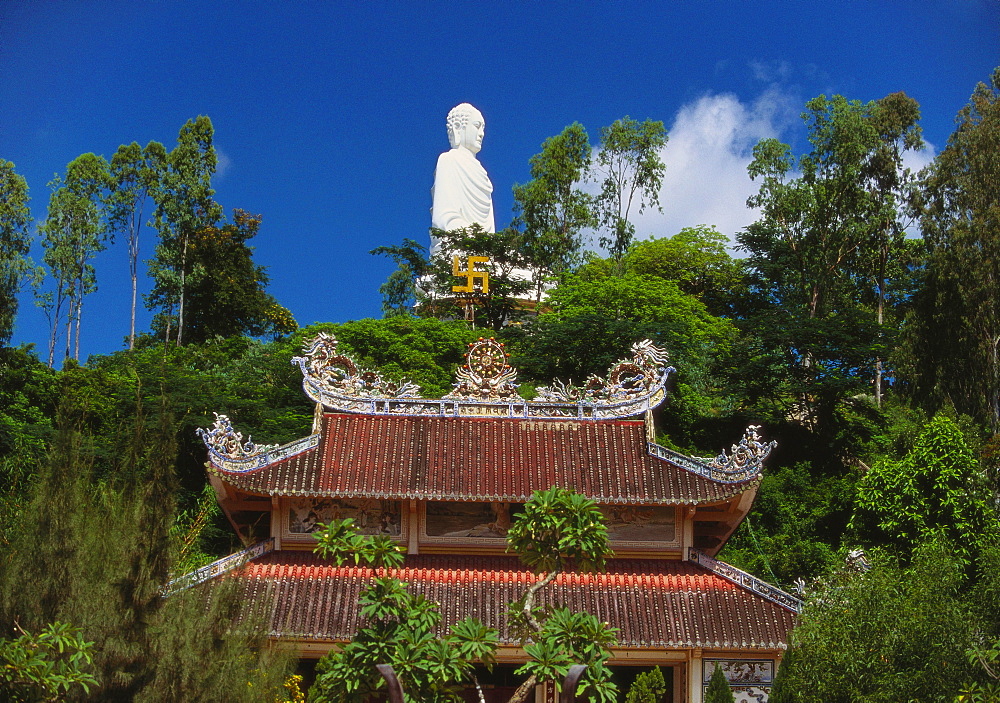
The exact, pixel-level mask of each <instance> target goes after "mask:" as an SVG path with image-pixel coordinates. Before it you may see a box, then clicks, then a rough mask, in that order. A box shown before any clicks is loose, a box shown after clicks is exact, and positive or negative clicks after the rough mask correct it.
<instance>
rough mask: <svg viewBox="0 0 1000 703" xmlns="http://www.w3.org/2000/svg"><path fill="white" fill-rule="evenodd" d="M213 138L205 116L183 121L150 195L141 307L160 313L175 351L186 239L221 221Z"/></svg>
mask: <svg viewBox="0 0 1000 703" xmlns="http://www.w3.org/2000/svg"><path fill="white" fill-rule="evenodd" d="M214 134H215V130H214V128H213V127H212V121H211V120H210V119H209V118H208V117H206V116H205V115H199V116H198V117H197V118H195V119H193V120H188V121H187V122H186V123H185V124H184V126H183V127H181V130H180V134H179V135H178V137H177V146H176V147H174V148H173V150H171V152H170V153H169V154H168V155H167V163H166V169H165V170H164V171H163V172H162V174H161V177H160V181H159V183H158V185H157V187H156V189H155V191H154V192H153V201H154V202H155V203H156V208H155V210H154V219H153V221H154V224H155V226H156V229H157V231H158V232H159V235H160V241H159V244H158V245H157V247H156V256H155V257H154V259H153V260H152V261H151V262H150V275H152V277H153V282H154V283H153V290H152V291H151V292H150V294H149V296H148V297H147V300H146V305H147V306H148V307H150V308H151V309H153V308H159V309H160V315H161V316H163V317H164V318H165V320H166V322H165V324H163V330H164V339H165V340H166V341H170V336H171V331H173V332H174V333H175V339H176V342H177V346H180V345H181V344H183V341H184V330H185V321H184V315H185V303H186V298H187V286H188V276H189V274H190V266H191V262H190V261H189V256H188V253H189V249H190V244H191V238H192V237H193V236H194V234H195V232H197V231H198V230H200V229H202V228H204V227H206V226H209V225H215V224H216V223H217V222H218V221H219V219H220V217H221V216H222V209H221V208H220V207H219V205H218V204H217V203H216V202H215V201H214V200H213V196H214V195H215V190H214V189H213V188H212V175H213V174H214V173H215V168H216V163H217V158H216V155H215V146H214V145H213V143H212V140H213V137H214Z"/></svg>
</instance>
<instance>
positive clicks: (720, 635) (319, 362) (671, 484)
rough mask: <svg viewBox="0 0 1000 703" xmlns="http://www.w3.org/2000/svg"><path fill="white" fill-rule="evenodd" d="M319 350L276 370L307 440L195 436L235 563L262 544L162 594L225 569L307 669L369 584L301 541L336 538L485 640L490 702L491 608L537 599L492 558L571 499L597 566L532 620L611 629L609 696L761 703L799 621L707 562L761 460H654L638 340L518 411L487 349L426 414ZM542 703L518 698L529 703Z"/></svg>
mask: <svg viewBox="0 0 1000 703" xmlns="http://www.w3.org/2000/svg"><path fill="white" fill-rule="evenodd" d="M337 347H338V344H337V340H336V339H335V338H334V337H333V336H331V335H327V334H324V333H321V334H320V335H319V336H317V337H316V338H314V339H313V340H312V341H311V342H309V344H308V345H307V346H306V348H305V349H304V352H303V353H304V355H303V356H301V357H296V358H295V359H293V363H294V364H297V365H298V366H299V368H300V369H301V371H302V375H303V389H304V390H305V392H306V394H307V395H308V397H309V398H310V399H312V401H314V402H315V408H316V409H315V415H314V420H313V426H312V432H311V434H309V435H308V436H307V437H304V438H301V439H298V440H296V441H294V442H291V443H289V444H285V445H282V446H273V445H266V446H265V445H256V444H254V443H253V442H252V441H250V440H249V439H247V440H244V438H243V436H242V435H241V434H240V433H239V432H236V431H235V430H234V429H233V427H232V425H231V423H230V422H229V420H228V418H227V417H226V416H224V415H218V416H217V417H216V421H215V424H214V426H213V427H211V428H208V429H205V430H200V431H199V432H200V433H201V435H202V438H203V439H204V441H205V444H206V445H207V447H208V457H209V460H208V463H207V467H208V473H209V478H210V481H211V484H212V486H213V487H214V489H215V491H216V494H217V496H218V500H219V503H220V505H221V506H222V510H223V511H224V512H225V515H226V516H227V518H228V519H229V521H230V522H231V524H232V526H233V527H234V529H235V530H236V531H237V532H238V534H239V535H240V537H241V539H242V540H243V541H244V543H245V544H248V545H249V544H252V543H254V542H255V541H257V540H262V541H258V542H257V543H256V544H253V546H251V547H249V548H248V549H247V550H244V551H243V552H241V553H239V554H236V555H233V556H231V557H227V558H226V559H223V560H220V561H219V562H216V563H215V564H212V565H210V566H208V567H205V568H204V569H201V570H199V571H198V572H196V573H194V574H191V575H188V576H186V577H184V579H181V580H179V581H178V582H177V583H174V584H172V587H173V588H180V587H184V586H186V585H189V584H191V583H195V582H198V581H202V580H206V579H208V578H212V577H214V576H216V575H218V574H221V573H223V572H226V571H227V570H230V569H232V567H234V566H240V567H241V568H240V569H239V570H232V571H231V573H232V575H233V576H234V577H235V578H239V579H241V580H242V581H243V582H244V586H245V589H246V593H247V597H248V598H250V599H256V600H262V599H263V600H264V601H265V603H266V605H267V607H268V612H269V613H270V615H269V617H270V634H271V636H272V638H274V639H275V640H278V641H279V642H280V643H282V645H283V646H287V647H291V648H294V650H295V651H296V652H297V654H298V656H299V657H300V658H303V659H316V658H319V657H321V656H322V655H324V654H325V653H326V652H328V651H330V649H331V648H333V647H337V646H338V645H339V644H342V643H344V642H346V641H347V640H349V639H350V638H351V636H352V635H353V633H354V632H356V631H357V629H358V626H359V619H360V615H359V612H358V594H359V592H360V590H361V589H363V588H364V587H365V585H366V583H367V581H368V579H369V577H370V573H371V572H370V570H368V569H362V568H359V567H351V566H340V567H338V566H335V565H333V564H332V563H330V562H327V561H324V560H322V559H320V558H319V557H317V556H315V555H314V554H313V553H312V548H313V546H314V544H315V539H314V538H313V536H312V534H311V533H312V532H313V531H314V530H315V529H316V527H317V525H318V524H322V523H327V522H329V521H330V520H333V519H338V518H348V517H349V518H353V519H354V524H355V525H356V526H357V527H358V528H360V530H361V531H362V532H364V533H367V534H381V535H389V536H391V538H392V539H394V540H396V541H397V542H398V543H399V544H400V545H401V546H403V547H405V550H406V560H405V563H404V565H403V567H402V568H401V569H399V571H398V573H397V575H398V576H399V578H401V579H402V580H403V581H405V582H406V583H408V584H409V585H410V588H411V589H412V590H414V591H416V592H419V593H423V594H424V595H425V596H426V597H427V598H429V599H430V600H433V601H436V602H437V603H438V604H439V605H440V609H441V613H442V616H443V617H442V620H443V624H444V625H445V626H448V625H450V624H452V623H454V622H456V621H458V620H460V619H462V618H465V617H468V616H473V617H477V618H479V619H480V620H482V621H483V622H484V623H485V624H487V625H490V626H493V627H496V628H497V629H498V630H499V632H500V638H501V648H500V650H499V651H498V653H497V660H498V663H499V664H500V666H499V667H498V669H497V671H499V672H500V673H499V674H496V676H495V678H494V680H493V682H492V683H491V684H490V685H489V686H487V687H486V691H485V693H486V696H487V700H488V701H489V703H494V701H505V700H506V696H508V695H509V693H510V691H512V690H513V688H512V687H513V686H515V685H516V683H517V682H516V681H513V677H512V676H511V674H510V672H511V671H512V669H513V667H512V666H507V667H506V669H505V668H504V666H503V665H514V664H518V663H520V662H523V661H524V659H525V654H524V652H523V650H522V649H521V648H520V642H519V641H517V640H515V639H514V638H513V637H512V636H511V635H510V634H509V633H508V632H507V629H506V618H507V608H508V603H509V602H510V601H512V600H514V599H516V598H517V597H519V596H520V595H521V594H522V593H523V591H524V590H525V588H526V587H527V586H528V585H529V584H531V583H533V582H534V581H535V580H536V577H535V575H534V574H532V573H531V572H530V571H529V570H528V569H527V568H525V567H524V566H523V565H522V564H521V563H520V562H519V561H518V559H517V558H516V557H513V556H510V555H509V554H507V553H506V552H505V539H504V538H505V534H506V532H507V528H508V527H509V525H510V524H511V521H512V520H513V519H516V516H517V513H518V512H519V510H520V509H521V506H522V505H523V504H524V503H525V502H526V501H527V500H528V498H529V497H530V496H531V494H532V492H534V491H535V490H539V489H547V488H550V487H551V486H560V487H565V488H572V489H574V490H576V491H577V492H579V493H582V494H584V495H586V496H588V497H589V498H591V499H592V500H593V501H595V502H596V503H597V504H598V505H599V506H600V509H601V512H602V513H603V514H604V516H605V519H606V524H607V527H608V533H609V538H610V543H611V547H612V549H613V550H614V558H612V559H610V560H609V561H608V564H607V571H606V572H604V573H600V574H578V573H563V574H560V575H559V576H558V577H557V578H556V580H555V581H554V582H553V583H552V584H550V585H549V586H547V587H546V588H545V589H543V591H542V592H541V593H540V594H539V596H540V600H541V601H542V602H545V603H549V604H560V605H565V606H567V607H569V608H571V609H573V610H582V611H587V612H589V613H591V614H593V615H595V616H597V617H598V618H599V619H600V620H602V621H605V622H607V623H609V624H610V626H611V627H614V628H617V630H618V633H617V636H618V645H617V647H615V648H614V649H613V650H612V653H613V657H612V659H611V662H610V664H611V665H612V667H613V668H614V669H615V670H616V671H620V672H623V673H622V676H623V680H627V679H628V678H629V672H631V673H632V674H633V675H634V672H636V671H637V670H638V669H636V667H650V666H653V665H658V666H661V667H663V670H664V675H665V676H666V679H667V684H668V694H667V698H666V700H668V701H671V702H673V703H679V702H682V701H684V702H688V703H700V701H702V699H703V695H704V690H705V688H706V687H707V684H708V681H709V680H710V678H711V675H712V673H713V671H714V669H715V667H717V666H719V667H722V668H723V670H724V672H725V673H726V675H727V677H728V679H729V682H730V685H731V687H732V690H733V693H734V695H735V697H736V700H737V701H741V702H742V701H746V702H750V701H753V702H755V703H757V702H760V701H766V700H767V695H768V693H769V691H770V687H771V681H772V679H773V676H774V673H775V670H776V668H777V666H778V663H779V661H780V659H781V656H782V652H783V651H784V649H785V647H786V643H787V641H788V633H789V631H790V630H791V628H792V625H793V623H794V620H795V616H796V613H797V612H798V610H799V609H800V607H801V603H800V602H799V601H798V600H797V599H796V598H795V597H793V596H791V595H790V594H788V593H785V592H784V591H781V590H780V589H778V588H775V587H774V586H771V585H768V584H766V583H764V582H763V581H761V580H759V579H757V578H755V577H753V576H751V575H749V574H747V573H745V572H742V571H740V570H738V569H736V568H734V567H731V566H729V565H727V564H725V563H723V562H721V561H718V560H716V559H715V556H716V554H717V553H718V551H719V550H720V549H721V548H722V546H723V545H724V544H725V542H726V540H727V539H728V538H729V537H730V535H732V533H733V531H734V530H735V529H736V528H737V526H738V525H739V524H740V522H741V521H742V520H743V519H744V517H745V516H746V514H747V512H748V511H749V510H750V507H751V505H752V503H753V500H754V497H755V495H756V492H757V488H758V486H759V483H760V476H761V467H762V462H763V461H764V459H765V458H766V457H767V455H768V454H769V452H770V451H771V449H772V448H773V446H774V444H773V443H765V442H763V441H762V440H761V438H760V436H759V434H758V429H759V428H757V427H754V426H751V427H749V428H748V429H747V431H746V434H745V436H744V437H743V438H742V440H741V441H739V442H738V443H737V444H735V445H734V446H733V447H732V450H731V451H730V452H723V453H722V454H720V455H719V456H718V457H714V458H697V457H690V456H685V455H684V454H681V453H678V452H675V451H672V450H670V449H668V448H666V447H663V446H660V445H659V444H657V443H656V441H655V434H654V428H653V420H652V410H653V409H654V408H655V407H656V406H658V405H659V404H660V403H662V402H663V400H664V399H665V397H666V393H667V381H668V378H669V376H670V374H671V373H672V372H673V370H674V369H673V368H672V367H670V366H668V365H667V357H666V354H665V352H664V351H663V350H661V349H658V348H657V347H656V346H654V345H653V344H652V343H651V342H649V341H648V340H647V341H643V342H639V343H637V344H635V345H633V347H632V356H631V358H629V359H625V360H622V361H620V362H618V363H617V364H615V365H614V366H613V367H612V368H611V369H610V370H609V372H608V374H607V375H606V376H605V377H598V376H592V377H591V378H589V379H588V380H587V382H586V383H584V384H583V385H581V386H574V385H570V384H560V383H558V382H557V383H555V384H554V385H552V386H550V387H545V388H539V389H537V398H536V399H534V400H530V401H529V400H524V399H522V398H521V396H520V395H518V393H517V384H516V375H517V374H516V371H515V370H514V369H513V368H511V366H510V365H509V364H508V363H507V354H506V353H505V351H504V348H503V345H502V344H500V343H499V342H497V341H495V340H494V339H483V338H481V339H479V340H478V341H476V342H474V343H472V344H470V345H469V350H468V354H467V358H466V363H465V364H464V365H463V366H461V367H460V368H459V369H458V371H457V380H456V383H455V386H454V390H453V391H452V392H451V393H449V394H448V395H446V396H444V397H443V398H440V399H429V398H423V397H421V396H420V390H419V388H418V387H417V386H415V385H413V384H411V383H407V382H399V383H393V382H390V381H387V380H384V379H383V378H382V377H381V375H380V374H379V373H378V372H376V371H373V370H367V369H362V368H359V367H358V365H357V364H356V363H355V362H354V360H353V359H352V358H351V357H350V356H349V355H347V354H345V353H343V352H341V351H340V350H338V348H337ZM630 667H631V668H630ZM504 671H506V672H507V673H506V676H507V679H506V680H505V679H504ZM551 698H552V691H551V689H549V690H546V687H545V686H539V687H538V688H537V690H536V700H537V701H539V702H541V701H544V700H547V699H551Z"/></svg>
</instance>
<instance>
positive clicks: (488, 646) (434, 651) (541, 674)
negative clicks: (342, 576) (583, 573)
mask: <svg viewBox="0 0 1000 703" xmlns="http://www.w3.org/2000/svg"><path fill="white" fill-rule="evenodd" d="M316 537H317V540H318V544H317V545H316V548H315V551H316V552H317V553H318V554H320V555H322V556H324V557H327V558H332V559H334V560H335V561H336V562H337V563H338V564H343V563H344V562H345V561H347V560H348V559H350V560H352V561H353V562H354V563H364V564H366V565H368V566H371V567H373V569H374V568H376V567H377V568H383V569H391V568H393V567H396V566H399V565H400V564H402V561H403V555H402V550H401V548H400V547H398V546H397V545H396V544H395V543H394V542H393V541H392V540H391V539H390V538H389V537H387V536H376V537H372V536H362V535H360V534H358V533H357V531H356V530H355V529H354V526H353V521H352V520H342V521H337V522H334V523H331V524H330V525H327V526H325V527H324V528H323V529H322V530H320V531H319V532H317V533H316ZM508 548H509V549H510V550H512V551H516V552H517V553H518V556H519V557H520V558H521V560H522V561H523V562H524V563H525V564H526V565H527V566H528V567H529V568H531V569H532V570H533V571H534V572H535V573H537V574H539V580H538V581H537V582H535V583H534V584H532V585H531V586H530V587H529V588H528V589H527V591H526V592H525V594H524V596H523V597H522V598H521V599H520V600H519V601H518V602H516V603H513V604H512V605H511V613H510V619H511V621H512V628H514V629H515V630H519V631H520V632H521V633H522V637H523V643H524V649H525V652H527V654H528V656H529V657H530V659H529V661H528V663H526V664H525V665H524V666H523V667H521V668H520V669H518V672H517V673H519V674H524V675H526V676H527V679H526V680H525V682H524V683H523V684H522V685H521V686H520V687H519V688H518V690H517V691H516V692H515V693H514V695H513V696H512V697H511V702H512V703H519V702H520V701H522V700H524V699H525V698H526V696H527V695H528V693H529V692H530V691H531V689H532V688H533V687H534V686H535V685H536V684H537V683H541V682H544V681H554V682H559V681H561V680H562V679H563V678H564V677H565V675H566V673H567V671H568V670H569V667H570V666H571V665H572V664H574V663H583V664H586V665H587V666H588V677H587V679H586V681H585V683H584V684H582V685H581V687H580V688H579V689H578V691H579V692H580V693H581V694H586V695H587V696H588V697H589V698H590V699H592V700H595V701H601V702H605V701H611V700H614V697H615V691H616V689H615V687H614V684H613V683H612V682H611V679H610V672H609V670H608V669H607V667H606V666H605V663H606V662H607V660H608V657H609V656H610V654H609V652H608V647H609V646H611V645H613V644H614V642H615V638H614V634H613V632H612V631H610V630H609V629H608V628H607V627H606V625H604V624H603V623H600V622H599V621H598V620H597V618H595V617H593V616H591V615H588V614H586V613H573V612H571V611H569V610H568V609H566V608H555V609H551V610H547V609H543V608H541V607H539V606H537V605H536V604H535V597H536V595H537V593H538V592H539V591H540V590H541V589H542V588H544V587H545V586H546V585H548V584H550V583H551V582H552V581H554V580H555V578H556V576H558V575H559V574H560V573H562V572H563V571H564V570H567V569H571V568H578V569H583V570H600V569H603V568H604V560H605V558H606V557H607V556H608V555H609V554H610V550H609V548H608V540H607V529H606V528H605V527H604V522H603V517H602V515H601V512H600V510H598V509H597V506H596V505H595V504H594V503H593V502H592V501H590V500H589V499H587V498H585V497H583V496H581V495H578V494H576V493H574V492H573V491H570V490H566V489H561V488H552V489H549V490H547V491H537V492H535V493H534V494H533V495H532V497H531V499H530V500H529V501H528V503H527V504H526V505H525V509H524V511H523V512H522V513H521V514H520V515H519V516H518V517H517V519H516V520H515V522H514V524H513V525H512V526H511V529H510V532H509V533H508ZM373 575H374V572H373ZM360 602H361V612H362V615H363V616H364V617H365V619H366V625H365V626H364V627H362V628H361V629H360V630H359V631H358V633H357V634H356V635H355V637H354V638H353V639H352V640H351V642H350V643H348V644H347V645H345V646H344V647H343V648H342V649H341V650H339V651H336V652H331V653H330V654H329V655H327V656H326V657H324V658H323V659H322V660H321V661H320V664H319V665H318V667H317V671H318V672H319V675H318V676H317V679H316V684H315V685H314V686H313V688H312V689H311V691H310V695H311V696H312V700H315V701H318V702H323V701H347V700H364V699H365V698H366V697H368V696H369V695H371V694H372V693H374V692H375V691H378V690H379V689H380V688H381V687H382V686H384V683H383V681H382V679H381V678H380V677H379V676H378V675H377V673H376V672H375V669H374V665H375V664H379V663H390V664H391V665H392V666H393V669H394V670H395V672H396V674H397V676H398V677H399V679H400V683H401V684H402V686H403V690H404V692H406V694H407V695H408V696H409V697H410V698H412V699H414V700H430V701H437V700H456V698H457V693H458V691H457V689H456V686H457V685H458V684H460V683H462V682H463V681H468V680H469V679H470V677H471V676H472V665H473V663H474V662H476V661H480V662H482V663H485V664H487V665H488V666H491V665H492V662H493V654H494V651H495V649H496V644H497V637H496V634H497V633H496V631H495V630H493V629H492V628H487V627H485V626H484V625H483V624H482V623H481V622H479V621H478V620H476V619H474V618H467V619H465V620H463V621H461V622H459V623H456V624H455V625H453V626H452V627H451V629H450V631H449V633H448V634H446V635H444V636H443V637H442V636H438V635H436V629H437V628H438V626H439V624H440V619H441V616H440V614H439V613H438V611H437V606H436V604H435V603H433V602H430V601H427V600H426V599H424V598H423V597H422V596H419V595H413V594H411V593H409V591H407V589H406V587H405V585H404V584H402V583H401V582H400V581H399V580H398V579H396V578H393V577H391V576H376V578H374V579H373V581H372V584H371V586H369V587H368V588H367V589H365V590H364V591H363V592H362V594H361V601H360ZM473 680H474V679H473Z"/></svg>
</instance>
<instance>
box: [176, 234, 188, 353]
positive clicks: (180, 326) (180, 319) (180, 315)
mask: <svg viewBox="0 0 1000 703" xmlns="http://www.w3.org/2000/svg"><path fill="white" fill-rule="evenodd" d="M187 246H188V240H187V235H186V234H185V235H184V244H183V245H182V246H181V295H180V304H179V305H178V306H177V346H180V345H181V344H183V343H184V342H183V340H182V339H181V337H183V335H184V284H185V276H186V274H187Z"/></svg>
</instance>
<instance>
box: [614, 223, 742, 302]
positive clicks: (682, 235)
mask: <svg viewBox="0 0 1000 703" xmlns="http://www.w3.org/2000/svg"><path fill="white" fill-rule="evenodd" d="M728 244H729V240H728V239H727V238H726V236H725V235H724V234H722V233H720V232H719V231H718V230H716V229H715V228H714V227H708V226H705V225H700V226H698V227H685V228H684V229H682V230H681V231H680V232H678V233H677V234H675V235H674V236H672V237H663V238H658V239H653V238H651V239H648V240H645V241H641V242H637V243H636V244H635V245H633V246H632V248H631V249H629V251H628V253H627V254H626V255H625V258H624V259H623V260H622V267H623V269H624V270H625V272H626V273H634V274H637V275H639V276H654V277H656V278H662V279H664V280H667V281H673V282H674V283H676V284H677V287H678V288H679V289H680V290H681V292H682V293H686V294H687V295H691V296H694V297H695V298H697V299H698V300H700V301H701V302H703V303H704V304H705V307H706V308H708V311H709V312H710V313H712V314H713V315H729V316H732V314H733V308H734V303H735V298H736V297H737V296H738V295H739V293H740V292H741V289H742V288H743V287H745V285H746V284H745V277H746V276H745V273H744V271H743V266H742V265H741V264H740V262H739V261H737V260H736V259H734V258H733V257H732V256H730V254H729V252H728V251H727V250H726V246H727V245H728Z"/></svg>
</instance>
